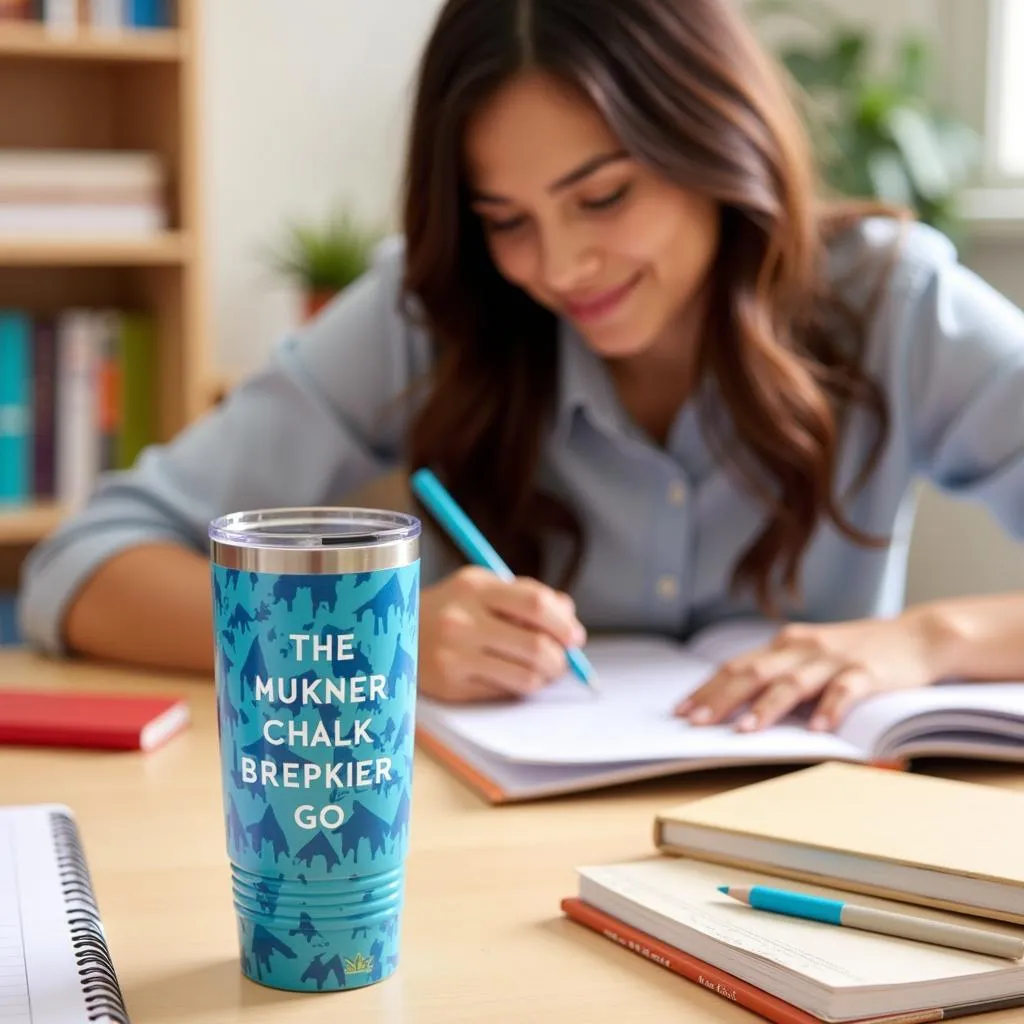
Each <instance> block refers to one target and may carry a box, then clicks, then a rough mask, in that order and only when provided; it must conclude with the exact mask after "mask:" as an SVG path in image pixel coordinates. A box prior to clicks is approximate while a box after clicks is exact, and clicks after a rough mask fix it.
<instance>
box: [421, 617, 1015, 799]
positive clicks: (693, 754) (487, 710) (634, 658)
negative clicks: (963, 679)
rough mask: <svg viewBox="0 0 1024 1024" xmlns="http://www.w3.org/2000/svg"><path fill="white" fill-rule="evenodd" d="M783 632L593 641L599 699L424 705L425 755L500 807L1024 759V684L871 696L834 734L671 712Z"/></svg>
mask: <svg viewBox="0 0 1024 1024" xmlns="http://www.w3.org/2000/svg"><path fill="white" fill-rule="evenodd" d="M773 633H774V627H772V626H769V625H767V624H765V623H750V622H730V623H725V624H722V625H717V626H714V627H711V628H709V629H707V630H705V631H704V632H703V633H700V634H698V635H697V636H696V637H695V638H694V639H693V640H691V641H690V642H689V643H688V644H686V645H685V646H683V645H681V644H679V643H676V642H674V641H672V640H671V639H667V638H663V637H645V636H630V637H612V636H601V637H596V638H594V639H592V640H591V641H590V643H588V644H587V649H586V651H587V657H588V658H589V659H590V661H591V662H592V663H593V665H594V667H595V669H596V671H597V673H598V675H599V677H600V680H601V686H602V689H603V692H602V693H601V694H599V695H595V694H594V693H592V692H591V691H590V690H589V689H588V688H587V687H585V686H582V685H581V684H580V683H579V682H578V681H577V680H576V679H575V678H574V677H570V676H567V677H566V678H565V679H562V680H559V681H558V682H556V683H554V684H552V685H551V686H549V687H548V688H546V689H545V690H543V691H541V692H540V693H538V694H537V695H535V696H533V697H531V698H529V699H526V700H521V701H509V702H501V703H497V704H486V705H446V704H442V703H439V702H437V701H433V700H430V699H428V698H426V697H421V698H420V699H419V702H418V704H417V711H416V715H417V728H418V734H419V737H420V742H421V745H422V746H423V747H424V748H426V749H427V750H429V751H431V752H432V753H433V754H434V755H435V756H436V757H437V758H438V759H439V760H441V761H442V762H444V763H445V764H447V765H448V767H449V768H451V769H452V770H453V771H455V772H457V773H458V774H459V775H461V776H462V777H463V778H464V779H466V780H467V781H468V782H469V783H470V784H472V785H473V786H475V788H476V789H477V790H479V791H480V792H481V793H482V794H483V795H484V796H485V797H486V798H487V799H489V800H491V801H493V802H496V803H497V802H503V801H512V800H523V799H530V798H536V797H542V796H550V795H554V794H558V793H568V792H573V791H579V790H585V789H592V788H596V787H599V786H607V785H612V784H616V783H622V782H628V781H632V780H636V779H642V778H652V777H655V776H659V775H671V774H675V773H677V772H684V771H694V770H697V769H703V768H713V767H722V766H727V765H744V764H771V763H778V764H811V763H817V762H820V761H861V762H875V763H887V764H900V763H903V762H905V761H907V760H909V759H911V758H914V757H922V756H937V755H941V756H962V757H984V758H992V759H998V760H1020V761H1024V683H985V684H974V683H969V684H960V685H954V684H946V683H944V684H941V685H937V686H931V687H927V688H924V689H916V690H902V691H894V692H890V693H886V694H879V695H877V696H874V697H871V698H868V699H867V700H865V701H863V702H862V703H861V704H860V705H858V706H857V707H856V708H855V709H854V710H853V711H852V712H851V713H850V715H848V716H847V719H846V721H845V722H844V723H843V724H842V726H841V728H840V729H839V730H838V731H837V732H835V733H816V732H811V731H810V730H809V729H807V728H806V717H805V715H799V714H798V715H794V716H792V717H791V718H789V719H788V720H786V721H785V722H783V723H780V724H779V725H778V726H776V727H774V728H771V729H765V730H763V731H762V732H758V733H750V734H741V733H737V732H736V731H735V730H734V729H733V728H732V727H731V725H729V724H725V725H720V726H699V727H693V726H690V725H688V724H687V723H686V722H685V721H684V720H682V719H679V718H677V717H675V716H674V715H673V714H672V708H673V707H674V706H675V705H676V704H677V703H678V702H679V700H680V699H681V698H682V697H684V696H685V695H686V694H688V693H690V692H692V691H693V690H695V689H696V688H697V687H698V686H699V685H700V684H701V683H702V682H704V680H706V679H707V678H708V676H709V675H710V674H711V673H712V672H713V671H714V669H715V666H716V665H717V664H719V663H721V662H724V661H727V660H728V659H729V658H731V657H734V656H735V655H737V654H739V653H741V652H743V651H745V650H749V649H751V648H754V647H756V646H760V645H761V644H763V643H766V642H767V641H768V640H770V638H771V636H772V635H773Z"/></svg>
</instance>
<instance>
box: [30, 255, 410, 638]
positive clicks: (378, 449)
mask: <svg viewBox="0 0 1024 1024" xmlns="http://www.w3.org/2000/svg"><path fill="white" fill-rule="evenodd" d="M401 255H402V253H401V246H400V244H399V243H397V242H395V241H389V242H388V243H386V244H385V245H384V246H382V247H381V249H380V251H379V252H378V254H377V257H376V260H375V262H374V265H373V267H372V268H371V270H370V271H369V272H368V273H367V274H365V275H364V276H363V277H362V278H361V279H360V280H359V281H357V282H355V283H354V284H353V285H352V286H350V287H349V288H348V289H347V290H346V291H345V292H344V293H343V294H342V295H341V296H340V297H339V298H337V299H336V300H335V301H334V302H333V303H332V304H331V305H330V306H329V307H328V308H327V309H326V310H325V311H324V312H323V313H322V314H321V315H320V316H319V317H318V318H317V319H316V321H314V322H313V323H312V324H310V325H307V326H306V327H304V328H302V329H301V330H299V331H297V332H296V333H295V334H294V335H291V336H289V337H287V338H286V339H284V341H283V342H282V343H281V344H280V345H279V346H278V348H277V349H276V350H275V351H274V353H273V354H272V357H271V359H270V360H269V362H268V365H267V366H266V367H265V368H264V369H263V370H261V371H260V372H259V373H257V374H255V375H254V376H252V377H251V378H250V379H248V380H247V381H246V382H244V383H243V384H242V385H240V386H239V387H238V388H237V389H236V390H235V391H234V392H232V393H231V394H230V395H229V396H228V397H227V398H226V400H225V401H224V402H223V403H222V404H221V405H220V406H218V407H217V408H216V409H214V410H212V411H211V412H209V413H208V414H207V415H205V416H204V417H202V418H201V419H199V420H198V421H196V422H195V423H194V424H192V425H191V426H189V427H188V428H187V429H185V430H184V431H183V432H182V433H181V434H179V435H178V436H177V437H176V438H174V439H173V440H171V441H170V442H169V443H167V444H163V445H155V446H152V447H150V448H148V449H146V450H145V451H144V452H143V453H142V454H141V455H140V457H139V459H138V461H137V462H136V464H135V465H134V466H133V467H132V468H131V469H129V470H126V471H121V472H115V473H108V474H105V475H103V476H102V477H101V478H100V480H99V482H98V484H97V487H96V489H95V491H94V493H93V495H92V497H91V499H90V500H89V502H88V503H87V504H86V505H85V506H84V507H83V508H82V509H81V510H80V511H78V512H77V513H75V514H74V515H72V516H71V517H69V518H68V519H67V520H66V521H65V522H64V523H63V524H62V526H61V527H60V528H59V529H58V530H57V531H56V532H55V533H54V534H53V535H51V536H50V537H49V538H47V539H46V540H45V541H43V542H42V543H41V544H40V545H38V546H37V547H36V548H35V549H34V550H33V551H32V552H30V554H29V556H28V558H27V559H26V562H25V565H24V569H23V574H22V580H21V589H20V594H19V615H20V620H21V625H22V629H23V632H24V634H25V636H26V638H27V640H28V642H29V643H30V644H32V645H33V646H35V647H37V648H38V649H41V650H44V651H47V652H50V653H60V652H62V651H63V638H62V632H63V621H64V617H65V614H66V611H67V609H68V607H69V605H70V603H71V601H72V599H73V597H74V596H75V594H76V593H77V592H78V590H79V589H80V588H81V586H82V585H83V584H84V582H85V581H86V580H87V579H88V577H89V576H90V575H91V574H92V573H94V572H95V571H96V570H97V569H98V568H99V566H100V565H102V564H103V563H104V562H106V561H107V560H108V559H110V558H111V557H112V556H113V555H115V554H117V553H119V552H121V551H124V550H125V549H127V548H131V547H135V546H138V545H142V544H147V543H152V542H173V543H178V544H181V545H183V546H187V547H189V548H192V549H194V550H196V551H204V550H205V548H206V544H207V528H208V525H209V522H210V520H211V519H213V518H215V517H216V516H218V515H223V514H225V513H227V512H231V511H240V510H245V509H254V508H268V507H280V506H286V505H314V504H322V503H324V502H326V501H328V500H329V499H330V498H331V497H332V496H336V495H338V494H339V493H343V492H345V491H346V490H350V489H353V488H356V487H359V486H361V485H362V484H364V483H365V482H366V481H368V480H370V479H373V478H374V477H376V476H378V475H379V474H381V473H382V472H385V471H387V470H388V469H389V468H391V467H392V466H393V465H394V464H395V462H396V461H397V459H398V458H399V457H400V451H399V448H398V445H399V443H400V438H401V436H402V433H403V426H402V422H403V403H402V402H401V398H402V396H403V394H405V393H406V392H407V391H408V390H409V387H410V385H411V383H412V382H413V380H414V379H415V377H416V376H417V375H418V373H420V372H422V370H423V369H424V368H425V361H426V358H427V351H426V347H425V343H424V341H423V339H422V337H421V336H420V335H419V334H418V333H417V332H415V331H413V330H412V329H411V328H410V327H409V325H408V324H407V322H406V321H405V319H404V318H403V317H402V316H401V314H400V312H399V301H398V296H399V279H400V273H401V269H400V262H401ZM155 585H159V583H158V581H155Z"/></svg>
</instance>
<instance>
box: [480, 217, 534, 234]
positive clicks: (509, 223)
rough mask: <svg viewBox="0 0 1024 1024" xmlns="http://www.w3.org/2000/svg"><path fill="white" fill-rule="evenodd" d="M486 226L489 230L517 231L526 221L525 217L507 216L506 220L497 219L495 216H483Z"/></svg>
mask: <svg viewBox="0 0 1024 1024" xmlns="http://www.w3.org/2000/svg"><path fill="white" fill-rule="evenodd" d="M483 222H484V227H485V228H486V229H487V230H488V231H498V232H500V231H515V229H516V228H519V227H522V226H523V225H524V224H525V223H526V218H525V217H507V218H506V219H504V220H495V219H494V218H493V217H484V218H483Z"/></svg>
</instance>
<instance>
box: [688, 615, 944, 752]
mask: <svg viewBox="0 0 1024 1024" xmlns="http://www.w3.org/2000/svg"><path fill="white" fill-rule="evenodd" d="M942 649H943V647H942V644H941V643H939V638H938V636H937V635H936V625H935V623H934V622H933V621H932V619H931V618H930V617H929V615H928V614H927V613H926V612H924V611H921V610H915V609H912V610H910V611H908V612H906V613H905V614H903V615H901V616H900V617H898V618H895V619H884V620H877V619H859V620H856V621H854V622H844V623H838V624H829V625H803V624H794V625H790V626H785V627H784V628H783V629H781V630H780V631H779V633H778V634H777V635H776V637H775V639H774V640H773V642H772V643H771V644H770V645H769V646H767V647H762V648H760V649H758V650H755V651H751V652H749V653H747V654H744V655H741V656H740V657H738V658H734V659H733V660H731V661H729V662H727V663H726V664H724V665H723V666H722V667H721V668H720V669H719V671H718V672H717V673H716V674H715V675H714V676H713V677H712V678H711V679H710V680H709V681H708V682H706V683H705V684H704V685H703V686H701V687H700V688H699V689H698V690H696V691H694V693H692V694H691V695H690V696H689V697H688V698H687V699H686V700H684V701H682V702H681V703H680V704H679V705H678V706H677V708H676V709H675V710H676V714H678V715H682V716H684V717H685V718H687V719H688V720H689V721H690V722H691V723H692V724H693V725H711V724H715V723H719V722H722V721H723V720H725V719H727V718H728V717H729V716H730V715H732V714H733V713H734V712H735V711H737V710H738V709H739V708H741V707H744V706H746V709H745V710H744V712H743V714H742V715H741V716H740V718H739V719H738V720H737V722H736V728H737V729H739V730H740V731H743V732H751V731H754V730H756V729H762V728H764V727H765V726H769V725H773V724H774V723H776V722H778V721H779V720H780V719H781V718H784V717H785V716H786V715H787V714H789V713H790V712H791V711H792V710H793V709H794V708H795V707H796V706H797V705H799V704H802V703H803V702H804V701H811V700H814V701H816V706H815V708H814V712H813V714H812V716H811V720H810V727H811V728H812V729H816V730H826V729H834V728H835V727H836V726H837V725H839V723H840V722H841V721H842V720H843V718H844V717H845V716H846V714H847V712H848V711H849V710H850V709H851V708H852V707H853V705H854V704H855V703H856V702H857V701H859V700H861V699H862V698H864V697H867V696H868V695H869V694H872V693H879V692H881V691H883V690H897V689H909V688H911V687H917V686H928V685H930V684H931V683H934V682H936V681H937V680H938V679H940V678H942V677H943V675H944V666H943V664H942V661H941V659H940V651H941V650H942Z"/></svg>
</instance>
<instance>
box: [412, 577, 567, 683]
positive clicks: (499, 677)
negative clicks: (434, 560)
mask: <svg viewBox="0 0 1024 1024" xmlns="http://www.w3.org/2000/svg"><path fill="white" fill-rule="evenodd" d="M585 638H586V634H585V632H584V629H583V626H582V625H580V622H579V620H578V619H577V618H576V612H575V607H574V605H573V601H572V599H571V598H570V597H569V596H568V595H567V594H563V593H561V592H559V591H557V590H553V589H552V588H551V587H548V586H545V585H544V584H543V583H539V582H537V581H536V580H532V579H526V578H518V579H515V580H513V581H511V582H509V581H506V580H502V579H499V578H498V577H497V576H495V575H494V573H492V572H490V571H488V570H487V569H482V568H479V567H477V566H467V567H466V568H463V569H459V570H458V571H457V572H455V573H453V574H452V575H451V576H449V577H447V579H444V580H442V581H441V582H440V583H438V584H435V585H434V586H431V587H424V589H423V593H422V594H421V597H420V647H419V650H420V659H419V689H420V691H421V692H422V693H424V694H426V695H427V696H428V697H435V698H437V699H438V700H444V701H484V700H496V699H506V700H507V699H508V698H510V697H524V696H526V695H527V694H529V693H533V692H535V691H536V690H539V689H541V688H542V687H543V686H546V685H547V684H548V683H550V682H552V681H553V680H554V679H557V678H558V677H559V676H561V675H563V674H564V673H565V672H566V671H567V670H568V665H567V662H566V659H565V648H566V647H571V646H573V645H579V644H582V643H583V642H584V640H585Z"/></svg>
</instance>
